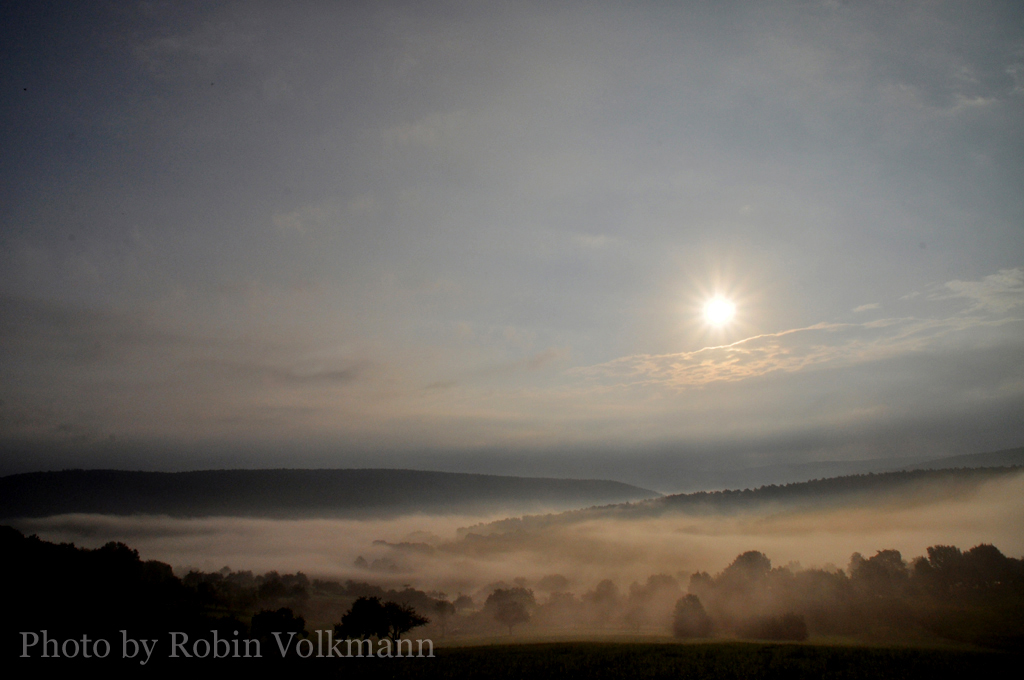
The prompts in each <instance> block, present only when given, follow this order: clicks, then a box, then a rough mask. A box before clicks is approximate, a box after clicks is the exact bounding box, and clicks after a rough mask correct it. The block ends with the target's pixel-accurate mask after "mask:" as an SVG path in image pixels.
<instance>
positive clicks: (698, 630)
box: [672, 595, 711, 638]
mask: <svg viewBox="0 0 1024 680" xmlns="http://www.w3.org/2000/svg"><path fill="white" fill-rule="evenodd" d="M672 634H673V635H675V636H676V637H677V638H702V637H707V636H708V635H710V634H711V617H710V616H708V614H707V612H705V611H704V605H702V604H701V603H700V598H699V597H697V596H696V595H686V596H685V597H681V598H679V600H677V601H676V609H675V612H674V614H673V616H672Z"/></svg>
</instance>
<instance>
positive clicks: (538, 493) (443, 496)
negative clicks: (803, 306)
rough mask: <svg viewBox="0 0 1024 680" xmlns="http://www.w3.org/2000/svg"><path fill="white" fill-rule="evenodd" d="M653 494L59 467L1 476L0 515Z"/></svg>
mask: <svg viewBox="0 0 1024 680" xmlns="http://www.w3.org/2000/svg"><path fill="white" fill-rule="evenodd" d="M658 495H659V494H658V493H656V492H654V491H649V490H647V489H641V488H639V487H635V486H630V485H629V484H623V483H621V482H612V481H605V480H597V479H552V478H534V477H503V476H498V475H474V474H463V473H454V472H427V471H421V470H200V471H195V472H132V471H125V470H63V471H60V472H31V473H25V474H18V475H10V476H8V477H3V478H0V518H7V519H11V518H18V517H46V516H50V515H59V514H65V513H99V514H113V515H130V514H153V515H170V516H172V517H208V516H233V517H382V516H386V515H389V514H397V513H403V512H429V513H464V512H481V511H487V510H489V509H501V510H509V509H513V510H515V511H518V512H525V511H537V510H542V509H553V508H559V509H566V508H579V507H587V506H592V505H604V504H609V503H621V502H625V501H633V500H639V499H644V498H653V497H655V496H658Z"/></svg>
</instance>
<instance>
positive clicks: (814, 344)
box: [571, 269, 1024, 389]
mask: <svg viewBox="0 0 1024 680" xmlns="http://www.w3.org/2000/svg"><path fill="white" fill-rule="evenodd" d="M928 299H930V300H944V299H964V300H967V301H968V302H969V304H968V307H967V308H966V309H964V310H961V311H960V312H958V313H955V314H953V315H950V316H947V317H944V318H921V317H916V316H910V317H902V318H887V319H877V320H873V321H868V322H864V323H817V324H814V325H811V326H806V327H803V328H793V329H789V330H785V331H781V332H778V333H765V334H762V335H756V336H753V337H749V338H744V339H743V340H739V341H737V342H734V343H731V344H728V345H721V346H716V347H703V348H701V349H698V350H695V351H690V352H678V353H673V354H657V355H655V354H635V355H631V356H626V357H621V358H619V359H614V360H612V361H609V362H606V363H603V364H598V365H595V366H587V367H581V368H577V369H573V370H572V371H571V373H572V374H573V375H576V376H580V377H584V378H590V379H596V380H600V381H603V382H612V383H613V384H614V383H617V384H623V385H652V386H655V385H657V386H664V387H671V388H678V389H685V388H691V387H698V386H701V385H706V384H709V383H715V382H733V381H739V380H745V379H749V378H755V377H758V376H762V375H766V374H768V373H773V372H776V371H784V372H796V371H803V370H807V369H811V368H814V367H820V366H826V365H829V366H836V365H853V364H859V363H865V362H871V361H878V360H882V359H887V358H891V357H894V356H898V355H901V354H907V353H912V352H919V351H925V350H928V349H930V348H932V347H934V346H936V345H938V344H939V343H940V342H941V341H942V340H943V339H944V338H947V337H948V336H950V335H952V334H957V333H963V332H967V331H971V330H974V329H983V328H989V329H991V328H999V327H1001V326H1005V325H1007V324H1009V323H1014V322H1022V321H1024V319H1022V318H1019V317H1014V316H1011V315H1010V312H1012V311H1013V310H1015V309H1017V308H1018V307H1021V306H1022V305H1024V270H1022V269H1007V270H1002V271H1000V272H999V273H998V274H994V275H991V276H986V277H984V278H983V279H982V280H980V281H959V280H957V281H950V282H948V283H946V284H944V285H942V286H941V287H940V288H939V289H938V290H937V291H936V292H934V293H933V294H932V295H930V296H929V298H928ZM879 306H880V305H878V304H877V303H876V304H871V305H862V306H861V307H858V308H856V309H855V310H854V311H864V310H867V309H875V308H877V307H879Z"/></svg>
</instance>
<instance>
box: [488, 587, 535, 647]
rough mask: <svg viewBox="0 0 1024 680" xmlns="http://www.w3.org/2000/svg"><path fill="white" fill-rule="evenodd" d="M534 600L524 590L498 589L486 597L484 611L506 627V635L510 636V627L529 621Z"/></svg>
mask: <svg viewBox="0 0 1024 680" xmlns="http://www.w3.org/2000/svg"><path fill="white" fill-rule="evenodd" d="M535 604H536V600H535V599H534V597H533V591H532V590H527V589H526V588H521V587H520V588H498V589H497V590H495V591H494V592H493V593H491V594H490V595H488V596H487V601H486V602H485V603H484V609H485V610H486V611H490V612H491V615H492V616H494V618H495V620H496V621H498V622H499V623H501V624H503V625H505V626H508V634H509V635H511V634H512V627H513V626H516V625H519V624H520V623H526V622H528V621H529V620H530V612H529V609H528V608H529V607H533V606H534V605H535Z"/></svg>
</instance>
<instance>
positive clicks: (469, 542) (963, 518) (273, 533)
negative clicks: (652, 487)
mask: <svg viewBox="0 0 1024 680" xmlns="http://www.w3.org/2000/svg"><path fill="white" fill-rule="evenodd" d="M1021 498H1024V473H1021V472H1017V473H1015V474H1012V475H1004V476H1001V477H998V478H995V479H992V480H989V481H983V482H981V483H979V484H966V485H965V484H956V483H950V482H948V481H945V482H942V481H940V482H926V483H923V484H919V485H918V486H917V487H916V489H914V490H913V491H904V492H901V493H900V494H898V495H895V496H893V495H890V496H887V497H886V496H881V495H878V494H868V495H866V496H865V497H864V498H863V499H861V501H859V502H854V503H851V502H850V501H849V500H846V501H845V502H843V503H830V502H829V501H828V500H827V499H824V501H823V503H821V504H818V505H815V506H813V507H810V508H807V507H803V508H801V507H792V506H789V505H787V504H784V503H780V504H776V505H768V506H759V507H757V508H753V509H751V510H748V511H734V512H728V513H726V512H719V513H714V514H704V513H701V514H697V513H685V512H678V513H668V514H665V515H662V516H656V517H638V518H627V517H616V516H614V515H610V516H602V515H596V516H594V517H592V518H591V517H588V516H587V514H586V513H583V514H582V516H577V515H578V514H577V513H569V514H567V515H557V516H549V517H548V518H546V519H548V520H550V521H549V522H547V524H546V525H542V526H539V527H535V528H533V527H530V526H529V525H526V526H524V527H516V526H514V523H512V524H513V525H512V526H509V524H510V523H509V522H503V521H500V520H503V519H504V518H503V517H500V516H466V515H461V516H429V515H417V514H410V515H405V516H402V517H398V518H394V519H386V520H339V519H305V520H271V519H243V518H230V517H212V518H201V519H175V518H169V517H158V516H127V517H113V516H102V515H61V516H56V517H47V518H40V519H26V520H19V521H17V522H14V526H15V527H16V528H18V529H20V530H21V531H23V532H25V533H37V534H39V535H40V537H42V538H44V539H47V540H51V541H73V542H75V543H76V544H78V545H82V546H86V547H98V546H100V545H103V544H104V543H106V542H108V541H123V542H125V543H127V544H129V545H131V546H132V547H134V548H136V549H138V550H139V552H140V554H141V555H142V557H143V558H144V559H156V560H160V561H163V562H167V563H169V564H171V565H172V566H174V567H175V570H176V572H177V573H179V574H180V575H184V574H185V573H187V572H188V571H189V570H190V569H197V570H201V571H216V570H218V569H220V568H222V567H224V566H228V567H230V568H231V569H232V570H252V571H253V572H256V573H262V572H265V571H270V570H276V571H279V572H281V573H290V572H295V571H302V572H304V573H306V574H307V575H309V576H310V577H331V578H338V579H352V580H357V581H368V582H373V583H380V584H384V585H394V586H399V585H402V584H411V585H413V586H415V587H417V588H423V589H427V590H439V591H443V592H445V593H449V594H455V593H460V592H461V593H467V594H471V593H475V592H477V591H481V590H483V589H485V588H486V587H487V586H488V585H489V584H493V583H495V582H499V581H505V582H509V583H511V582H513V581H514V580H515V579H517V578H519V579H525V583H526V585H528V586H531V587H534V586H536V584H538V583H539V582H540V580H541V579H542V578H543V577H545V576H550V575H553V574H559V575H562V576H564V577H565V578H566V579H567V586H566V587H565V589H567V590H571V591H576V592H581V591H583V590H586V589H589V588H592V587H594V585H595V584H596V583H598V582H600V581H602V580H604V579H611V580H613V581H614V582H616V583H617V584H618V586H619V587H620V588H626V587H627V586H628V585H629V584H630V583H631V582H632V581H639V582H643V581H645V580H646V579H647V577H649V576H650V575H653V574H670V575H673V576H676V577H680V576H681V577H682V578H683V582H684V584H685V578H686V577H687V576H688V575H689V574H691V573H693V572H697V571H707V572H711V573H715V572H718V571H720V570H722V569H723V568H724V567H725V566H726V565H728V564H729V563H730V562H731V561H732V560H733V559H734V558H735V557H736V556H737V555H738V554H740V553H743V552H746V551H749V550H757V551H760V552H762V553H764V554H765V555H767V556H768V557H769V558H770V559H771V560H772V563H773V564H775V565H779V566H782V565H787V564H789V563H799V565H800V566H802V567H805V568H808V567H823V566H826V565H832V568H835V567H839V568H845V567H846V566H847V565H848V563H849V560H850V555H851V554H852V553H853V552H861V553H863V554H864V555H872V554H874V553H875V552H877V551H879V550H883V549H895V550H899V551H900V552H901V553H902V554H903V556H904V558H905V559H908V560H909V559H910V558H912V557H916V556H919V555H923V554H924V553H925V549H926V548H927V547H928V546H933V545H956V546H960V547H962V548H969V547H972V546H975V545H978V544H980V543H991V544H994V545H996V546H997V547H998V548H1000V549H1001V550H1002V551H1003V552H1004V554H1007V555H1010V556H1020V555H1022V554H1024V535H1022V533H1021V531H1020V527H1021V526H1024V503H1022V502H1021ZM542 519H545V518H542ZM375 542H376V543H375ZM384 542H386V543H384ZM388 544H390V545H388ZM360 557H362V558H363V560H365V566H363V567H357V566H355V563H356V560H357V559H358V558H360Z"/></svg>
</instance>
